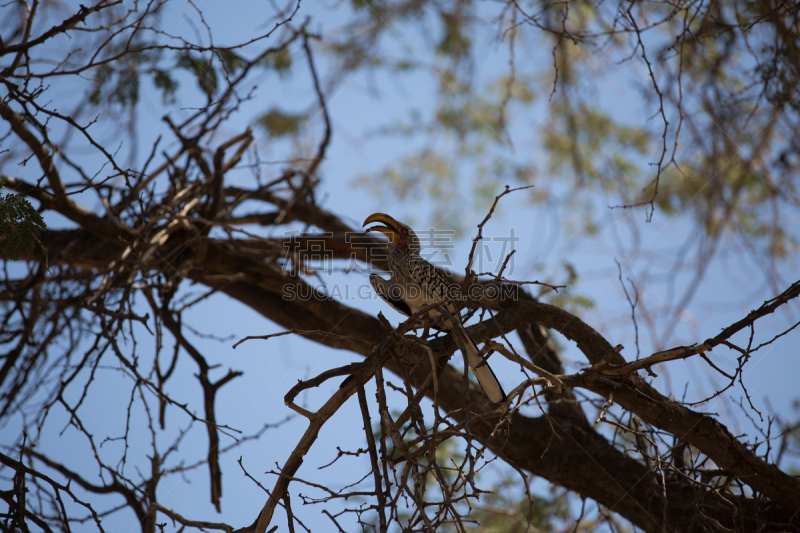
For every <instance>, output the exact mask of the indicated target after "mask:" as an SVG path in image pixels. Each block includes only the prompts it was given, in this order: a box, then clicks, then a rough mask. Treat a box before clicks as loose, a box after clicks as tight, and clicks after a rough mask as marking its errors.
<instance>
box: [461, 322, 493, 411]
mask: <svg viewBox="0 0 800 533" xmlns="http://www.w3.org/2000/svg"><path fill="white" fill-rule="evenodd" d="M450 330H451V331H450V332H451V333H452V334H453V337H454V338H455V340H456V344H458V347H459V349H461V351H462V352H463V353H464V355H466V356H467V362H468V363H469V366H471V367H472V371H473V372H474V373H475V377H476V378H478V383H480V384H481V387H482V388H483V392H485V393H486V396H488V397H489V399H490V400H491V401H493V402H495V403H499V402H504V401H506V393H505V392H503V387H501V386H500V382H499V381H498V380H497V376H495V375H494V372H492V368H491V367H490V366H489V363H488V362H486V361H484V360H483V358H482V357H481V355H480V350H478V346H477V345H476V344H475V341H474V340H472V337H470V336H469V333H467V330H465V329H464V327H463V326H462V325H461V324H456V325H455V327H453V328H450Z"/></svg>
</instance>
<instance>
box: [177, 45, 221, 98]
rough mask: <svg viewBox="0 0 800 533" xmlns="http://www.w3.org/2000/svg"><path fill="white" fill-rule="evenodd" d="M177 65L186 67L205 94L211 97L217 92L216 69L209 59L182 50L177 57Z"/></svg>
mask: <svg viewBox="0 0 800 533" xmlns="http://www.w3.org/2000/svg"><path fill="white" fill-rule="evenodd" d="M178 66H179V67H180V68H183V69H186V70H188V71H189V72H191V73H192V74H194V77H195V78H196V79H197V86H198V87H199V88H200V90H201V91H203V92H204V93H205V94H206V96H208V97H209V98H211V97H212V96H214V95H215V94H216V93H217V87H218V84H219V81H218V80H217V71H216V70H214V65H213V64H212V62H211V60H210V59H205V58H203V57H199V56H196V55H194V54H192V53H191V52H184V53H182V54H181V55H180V56H179V57H178Z"/></svg>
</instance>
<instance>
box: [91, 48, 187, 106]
mask: <svg viewBox="0 0 800 533" xmlns="http://www.w3.org/2000/svg"><path fill="white" fill-rule="evenodd" d="M150 46H153V43H136V44H131V45H129V46H128V47H127V48H126V47H123V46H116V47H110V48H109V52H108V53H109V55H110V56H111V57H115V56H120V57H119V59H117V60H115V61H112V62H109V63H103V64H101V65H99V66H98V67H96V68H95V70H94V79H93V80H92V84H91V88H90V89H89V94H88V95H87V98H88V99H89V102H91V103H92V104H94V105H98V104H100V103H102V102H105V101H108V102H110V103H113V104H120V105H121V106H123V107H133V106H135V105H136V104H137V103H138V102H139V86H140V81H141V76H142V75H143V74H150V75H152V76H153V78H154V79H153V81H154V83H155V86H156V87H157V88H159V89H161V90H162V93H163V97H164V101H167V99H168V98H169V97H170V96H171V95H172V94H174V93H175V90H176V89H177V83H176V82H174V81H172V79H171V78H170V77H169V74H168V73H166V72H165V71H162V70H159V69H158V68H156V66H155V65H156V64H157V63H158V61H159V60H160V58H161V50H150V49H148V48H149V47H150Z"/></svg>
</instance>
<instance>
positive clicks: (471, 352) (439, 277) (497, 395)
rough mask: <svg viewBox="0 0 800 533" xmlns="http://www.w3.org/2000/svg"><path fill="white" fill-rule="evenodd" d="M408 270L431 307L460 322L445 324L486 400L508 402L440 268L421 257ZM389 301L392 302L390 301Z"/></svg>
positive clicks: (409, 263)
mask: <svg viewBox="0 0 800 533" xmlns="http://www.w3.org/2000/svg"><path fill="white" fill-rule="evenodd" d="M406 266H407V267H408V272H409V274H411V277H412V278H413V279H414V281H416V282H417V284H418V285H419V286H420V287H421V288H422V290H423V292H424V293H426V295H427V297H428V299H429V300H430V302H429V303H441V304H442V305H443V306H444V307H445V308H446V309H447V311H448V312H450V314H451V315H453V318H454V319H455V320H456V323H455V324H450V321H449V320H445V321H444V327H445V329H446V330H448V331H449V332H450V333H452V335H453V338H454V339H455V340H456V344H458V347H459V349H460V350H461V352H462V353H463V354H464V355H466V356H467V362H468V363H469V366H471V367H472V371H473V372H474V373H475V377H476V378H478V383H480V384H481V387H482V388H483V391H484V392H485V393H486V396H488V397H489V399H490V400H491V401H493V402H495V403H497V402H504V401H505V400H506V393H505V392H503V387H502V386H501V385H500V382H499V381H498V380H497V376H495V375H494V372H493V371H492V368H491V367H490V366H489V363H487V362H486V361H484V360H483V358H482V357H481V355H480V350H478V346H477V345H476V344H475V341H474V340H472V337H470V336H469V333H467V330H466V329H464V326H463V324H462V323H461V315H460V313H459V312H458V308H457V307H456V305H455V304H454V303H453V301H452V300H450V297H449V291H448V284H449V281H448V280H447V278H446V277H445V276H444V274H442V273H441V272H439V271H438V270H436V268H435V267H434V266H433V265H432V264H430V263H429V262H427V261H426V260H425V259H423V258H422V257H420V256H418V255H414V256H410V257H409V258H408V260H407V264H406ZM387 301H388V300H387Z"/></svg>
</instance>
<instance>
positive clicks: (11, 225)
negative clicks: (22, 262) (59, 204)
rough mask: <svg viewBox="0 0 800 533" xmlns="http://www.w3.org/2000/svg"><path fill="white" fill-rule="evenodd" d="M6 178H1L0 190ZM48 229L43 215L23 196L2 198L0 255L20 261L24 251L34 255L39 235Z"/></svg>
mask: <svg viewBox="0 0 800 533" xmlns="http://www.w3.org/2000/svg"><path fill="white" fill-rule="evenodd" d="M5 184H6V178H3V177H0V189H2V188H3V186H5ZM45 228H46V226H45V223H44V219H42V215H40V214H39V213H37V212H36V209H34V207H33V206H32V205H31V204H30V203H28V201H27V200H26V199H25V197H24V196H23V195H21V194H6V195H5V196H0V253H2V254H3V255H6V254H8V256H9V257H10V258H11V259H13V260H18V259H19V257H20V254H21V253H22V250H23V249H24V250H25V251H26V252H27V254H28V255H31V254H32V253H33V249H34V246H35V245H36V241H37V235H39V234H40V233H41V232H42V231H43V230H44V229H45Z"/></svg>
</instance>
